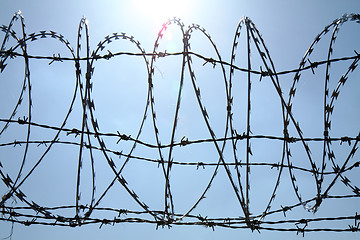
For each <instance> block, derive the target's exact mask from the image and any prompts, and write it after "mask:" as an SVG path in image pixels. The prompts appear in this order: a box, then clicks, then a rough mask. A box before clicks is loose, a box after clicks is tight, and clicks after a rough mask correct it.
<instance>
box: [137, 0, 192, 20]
mask: <svg viewBox="0 0 360 240" xmlns="http://www.w3.org/2000/svg"><path fill="white" fill-rule="evenodd" d="M133 4H134V8H135V9H137V10H138V14H139V16H140V17H142V18H144V20H146V21H151V22H153V23H154V24H157V25H159V24H161V23H164V22H166V21H167V20H168V19H169V18H172V17H179V18H181V19H184V18H186V15H187V12H188V11H189V10H190V9H191V0H181V1H179V0H177V1H173V0H134V1H133Z"/></svg>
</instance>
